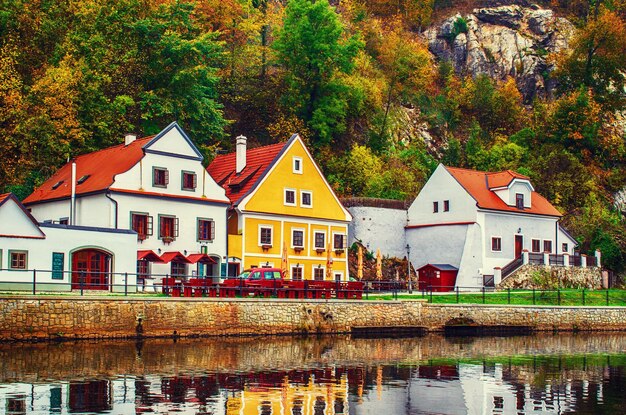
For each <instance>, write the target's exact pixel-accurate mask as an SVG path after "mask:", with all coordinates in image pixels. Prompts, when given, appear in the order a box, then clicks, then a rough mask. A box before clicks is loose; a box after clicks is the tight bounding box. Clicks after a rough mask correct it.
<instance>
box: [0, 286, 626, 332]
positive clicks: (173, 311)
mask: <svg viewBox="0 0 626 415" xmlns="http://www.w3.org/2000/svg"><path fill="white" fill-rule="evenodd" d="M451 327H452V328H454V327H483V328H493V329H497V328H503V329H511V328H519V329H522V330H524V331H607V330H611V331H613V330H626V307H564V306H562V307H559V306H519V305H467V304H465V305H464V304H426V303H424V302H422V301H418V300H415V301H357V300H345V301H343V300H307V301H294V300H281V299H253V298H250V299H248V298H245V299H229V300H227V301H226V300H223V299H203V298H200V299H197V298H145V299H134V298H133V299H130V298H118V297H108V298H107V297H80V296H77V297H69V296H58V297H57V296H47V297H41V296H35V297H31V296H3V297H0V340H4V341H11V340H50V339H100V338H133V337H205V336H206V337H208V336H241V335H287V334H330V333H352V332H353V331H354V330H357V329H358V330H359V331H363V330H366V331H367V330H372V331H380V330H387V331H389V330H391V331H393V329H394V328H410V329H411V330H416V331H417V330H421V331H424V332H442V331H445V330H447V329H450V328H451Z"/></svg>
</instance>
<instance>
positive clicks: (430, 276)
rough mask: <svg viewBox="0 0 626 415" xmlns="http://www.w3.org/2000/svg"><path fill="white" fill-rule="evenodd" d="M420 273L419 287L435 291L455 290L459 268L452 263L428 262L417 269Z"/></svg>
mask: <svg viewBox="0 0 626 415" xmlns="http://www.w3.org/2000/svg"><path fill="white" fill-rule="evenodd" d="M417 272H418V273H419V289H420V290H429V289H430V287H432V290H433V291H436V292H441V291H454V286H455V285H456V274H458V273H459V269H458V268H456V267H453V266H452V265H450V264H427V265H424V266H423V267H421V268H420V269H418V270H417Z"/></svg>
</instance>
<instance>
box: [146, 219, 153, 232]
mask: <svg viewBox="0 0 626 415" xmlns="http://www.w3.org/2000/svg"><path fill="white" fill-rule="evenodd" d="M152 220H153V218H152V216H146V222H147V224H146V235H147V236H152V228H153V225H152Z"/></svg>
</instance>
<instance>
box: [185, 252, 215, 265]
mask: <svg viewBox="0 0 626 415" xmlns="http://www.w3.org/2000/svg"><path fill="white" fill-rule="evenodd" d="M187 259H188V260H189V261H191V263H192V264H195V263H197V262H199V263H201V264H217V262H215V260H214V259H213V258H211V257H210V256H208V255H207V254H189V255H187Z"/></svg>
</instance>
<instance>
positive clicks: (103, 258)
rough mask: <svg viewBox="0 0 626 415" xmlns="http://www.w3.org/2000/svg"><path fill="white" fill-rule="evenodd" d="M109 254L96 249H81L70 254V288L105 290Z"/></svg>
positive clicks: (106, 286)
mask: <svg viewBox="0 0 626 415" xmlns="http://www.w3.org/2000/svg"><path fill="white" fill-rule="evenodd" d="M110 272H111V255H109V254H107V253H106V252H103V251H99V250H97V249H83V250H81V251H76V252H74V253H73V254H72V289H74V290H76V289H80V288H81V287H82V288H84V289H86V290H107V289H108V288H109V286H108V284H109V273H110Z"/></svg>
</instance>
